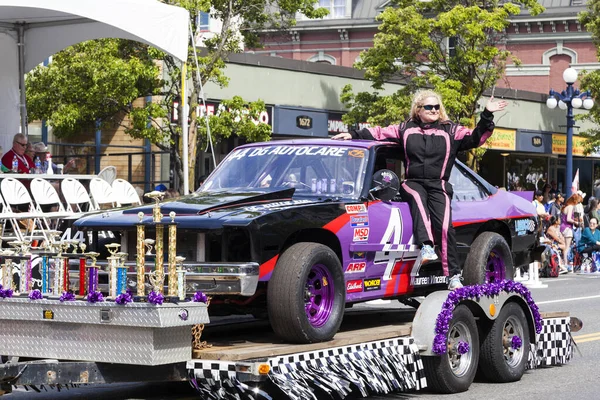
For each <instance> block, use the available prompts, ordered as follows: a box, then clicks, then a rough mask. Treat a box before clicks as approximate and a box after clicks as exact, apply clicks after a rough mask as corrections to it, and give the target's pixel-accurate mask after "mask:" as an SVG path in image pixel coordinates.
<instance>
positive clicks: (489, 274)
mask: <svg viewBox="0 0 600 400" xmlns="http://www.w3.org/2000/svg"><path fill="white" fill-rule="evenodd" d="M513 276H514V270H513V259H512V253H511V251H510V247H508V243H506V240H504V238H503V237H502V236H501V235H499V234H497V233H495V232H484V233H482V234H481V235H479V236H477V238H476V239H475V240H474V241H473V244H472V245H471V250H470V251H469V254H468V255H467V259H466V260H465V267H464V269H463V277H464V280H465V284H467V285H476V284H481V283H489V282H500V281H502V280H505V279H509V280H512V279H513Z"/></svg>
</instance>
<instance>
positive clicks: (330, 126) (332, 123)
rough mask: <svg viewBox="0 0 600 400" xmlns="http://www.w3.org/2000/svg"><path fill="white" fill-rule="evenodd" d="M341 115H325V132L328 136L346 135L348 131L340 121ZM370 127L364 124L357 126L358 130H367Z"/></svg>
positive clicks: (345, 125)
mask: <svg viewBox="0 0 600 400" xmlns="http://www.w3.org/2000/svg"><path fill="white" fill-rule="evenodd" d="M343 115H344V114H343V113H336V112H330V113H328V115H327V131H328V132H329V135H331V136H333V135H337V134H338V133H347V132H349V131H350V127H349V126H348V124H346V123H344V121H342V116H343ZM370 126H371V125H369V124H366V123H361V124H358V129H363V128H368V127H370Z"/></svg>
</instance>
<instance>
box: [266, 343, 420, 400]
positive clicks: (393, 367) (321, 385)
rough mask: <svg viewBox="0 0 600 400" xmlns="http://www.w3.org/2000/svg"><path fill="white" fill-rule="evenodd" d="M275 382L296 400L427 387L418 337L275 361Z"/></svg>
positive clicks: (275, 359)
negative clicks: (418, 346) (416, 338)
mask: <svg viewBox="0 0 600 400" xmlns="http://www.w3.org/2000/svg"><path fill="white" fill-rule="evenodd" d="M269 363H270V364H271V367H272V368H271V374H270V375H269V378H270V379H271V381H272V382H273V383H274V384H275V385H277V386H278V387H279V388H280V389H281V390H282V391H283V392H284V393H285V394H286V395H287V396H288V397H289V398H290V399H293V400H304V399H314V400H318V399H321V398H324V397H330V396H333V397H339V398H345V397H346V396H348V395H349V394H350V393H351V392H356V393H357V394H360V395H361V396H363V397H367V396H369V395H370V394H386V393H391V392H406V391H410V390H419V389H422V388H424V387H426V386H427V382H426V380H425V373H424V371H423V361H422V360H421V357H420V355H419V350H418V348H417V346H416V344H415V343H414V340H413V339H412V338H394V339H387V340H380V341H374V342H368V343H361V344H356V345H352V346H342V347H336V348H331V349H326V350H318V351H313V352H307V353H298V354H292V355H287V356H283V357H275V358H272V359H270V360H269Z"/></svg>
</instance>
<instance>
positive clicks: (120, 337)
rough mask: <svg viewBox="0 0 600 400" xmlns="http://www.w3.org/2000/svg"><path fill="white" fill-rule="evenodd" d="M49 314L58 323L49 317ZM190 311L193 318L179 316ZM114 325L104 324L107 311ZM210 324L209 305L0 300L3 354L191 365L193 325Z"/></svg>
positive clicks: (138, 363)
mask: <svg viewBox="0 0 600 400" xmlns="http://www.w3.org/2000/svg"><path fill="white" fill-rule="evenodd" d="M45 310H51V311H52V312H53V313H54V319H52V320H48V319H43V313H44V311H45ZM183 310H185V311H186V312H187V314H188V318H187V320H183V319H182V318H180V316H179V314H180V313H181V312H182V311H183ZM102 312H104V314H105V315H108V316H109V317H110V318H109V321H107V322H102V321H101V313H102ZM207 322H208V312H207V308H206V304H203V303H181V304H163V305H161V306H156V305H153V304H145V303H129V304H127V305H125V306H119V305H116V304H114V303H112V302H106V303H95V304H91V303H87V302H83V301H74V302H64V303H60V302H59V301H57V300H36V301H31V300H29V299H22V298H12V299H0V326H1V327H2V328H1V329H0V354H2V355H10V356H19V357H34V358H53V359H59V360H77V361H95V362H108V363H119V364H135V365H161V364H169V363H176V362H183V361H188V360H189V359H190V358H191V356H192V346H191V339H192V335H191V325H194V324H198V323H207Z"/></svg>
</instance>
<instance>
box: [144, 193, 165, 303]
mask: <svg viewBox="0 0 600 400" xmlns="http://www.w3.org/2000/svg"><path fill="white" fill-rule="evenodd" d="M145 196H146V197H148V198H151V199H154V202H155V204H154V207H153V209H152V221H153V222H154V224H155V227H156V241H155V243H154V245H155V247H156V257H155V266H154V271H153V272H152V273H151V276H150V283H152V286H153V288H154V289H153V290H154V291H156V292H157V293H163V292H164V282H165V271H164V267H163V261H164V249H163V246H164V240H163V238H164V229H165V226H164V225H163V224H162V217H163V215H162V213H161V212H160V201H161V200H162V199H163V197H164V196H165V194H164V193H163V192H159V191H157V190H155V191H152V192H150V193H146V195H145Z"/></svg>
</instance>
